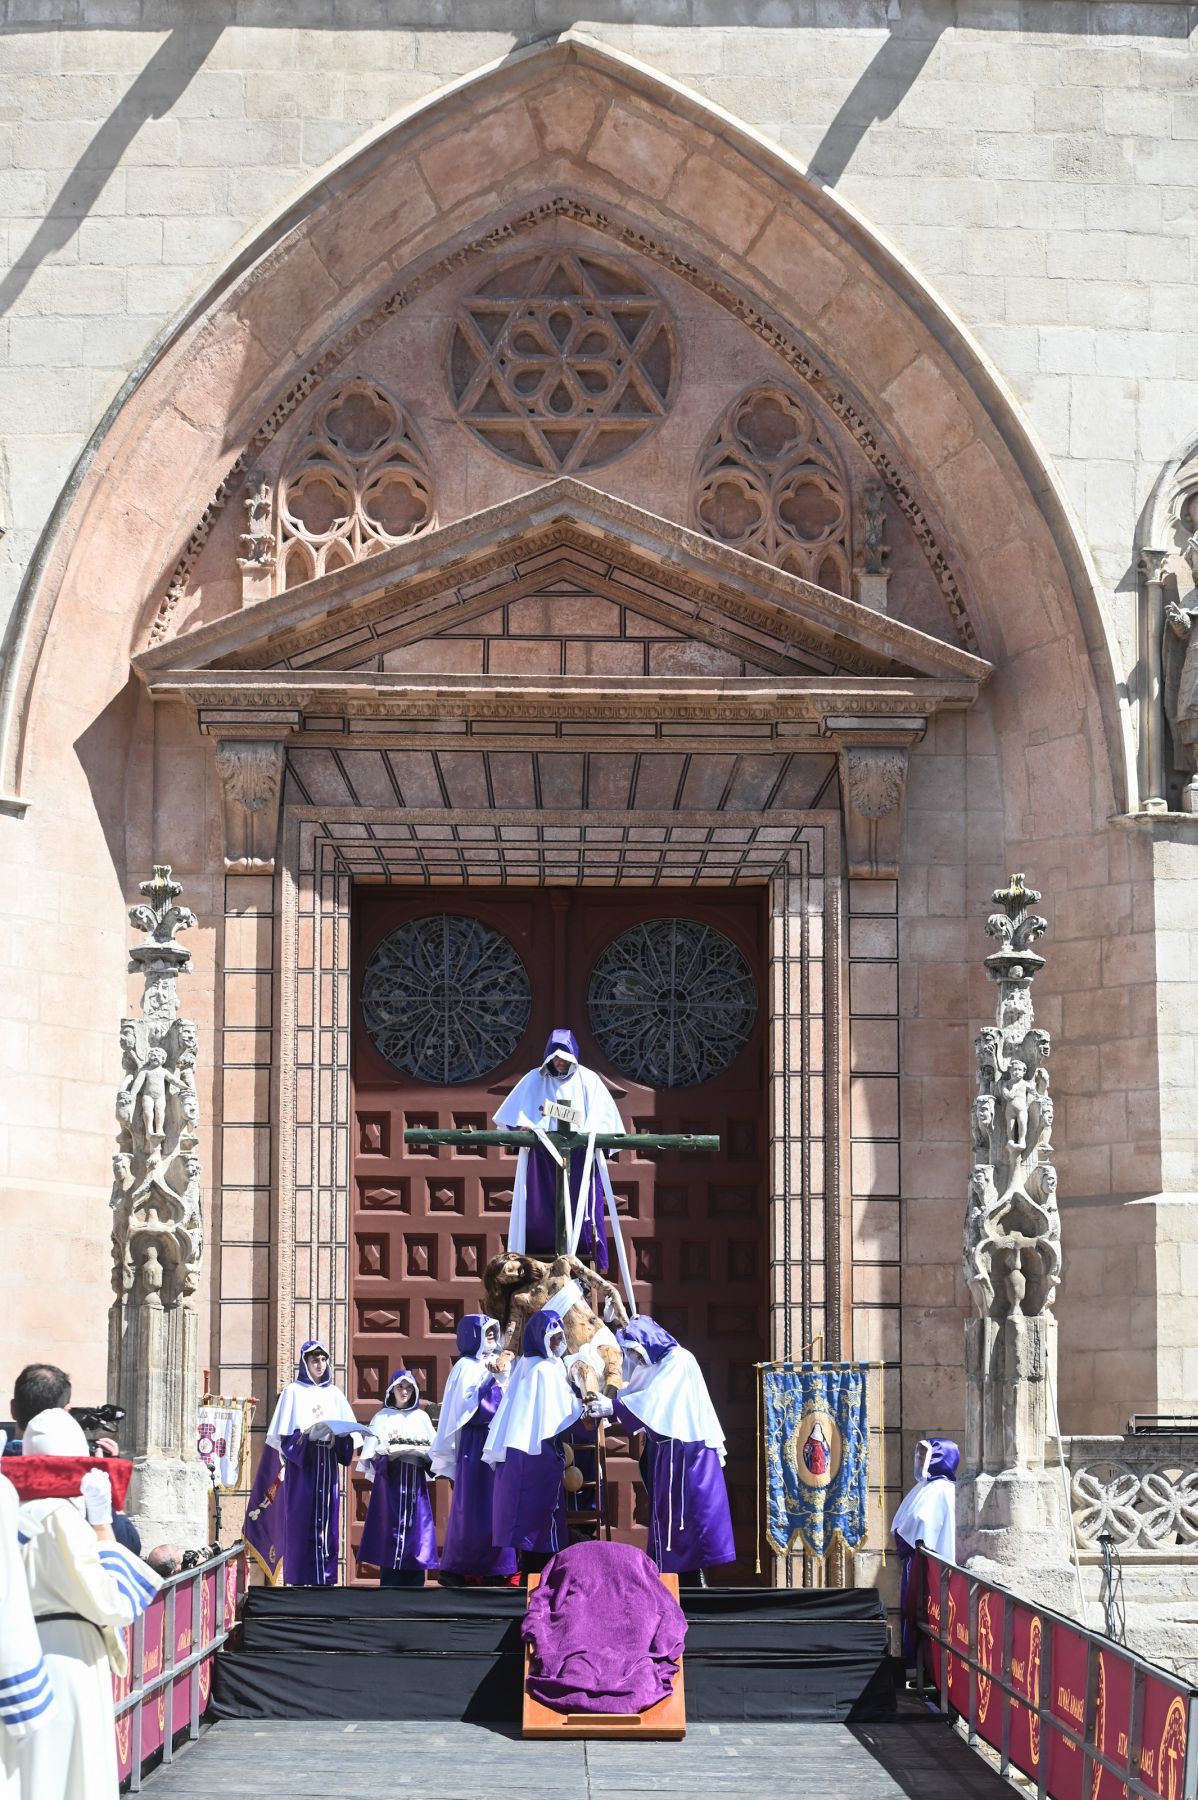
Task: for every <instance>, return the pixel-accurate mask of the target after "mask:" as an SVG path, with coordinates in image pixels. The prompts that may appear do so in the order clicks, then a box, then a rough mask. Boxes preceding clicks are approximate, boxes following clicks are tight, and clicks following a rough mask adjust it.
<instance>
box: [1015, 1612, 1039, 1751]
mask: <svg viewBox="0 0 1198 1800" xmlns="http://www.w3.org/2000/svg"><path fill="white" fill-rule="evenodd" d="M1010 1604H1011V1618H1012V1625H1013V1629H1012V1632H1011V1667H1010V1670H1009V1671H1008V1675H1009V1679H1010V1682H1011V1686H1012V1687H1013V1688H1014V1689H1015V1692H1016V1693H1017V1694H1022V1695H1024V1696H1025V1697H1026V1698H1027V1699H1028V1700H1030V1701H1031V1703H1032V1706H1030V1707H1029V1706H1020V1704H1019V1702H1018V1701H1017V1700H1016V1701H1012V1702H1011V1761H1012V1762H1013V1763H1014V1765H1015V1767H1016V1768H1017V1769H1022V1771H1023V1773H1024V1774H1025V1775H1039V1773H1040V1721H1039V1719H1038V1718H1037V1717H1036V1714H1035V1713H1034V1712H1033V1711H1032V1707H1035V1706H1038V1705H1039V1704H1040V1698H1041V1695H1040V1669H1041V1666H1042V1664H1043V1660H1044V1621H1043V1620H1042V1619H1041V1617H1040V1615H1039V1613H1037V1612H1033V1611H1032V1609H1031V1607H1030V1606H1024V1605H1021V1603H1020V1602H1019V1601H1017V1600H1013V1601H1011V1603H1010Z"/></svg>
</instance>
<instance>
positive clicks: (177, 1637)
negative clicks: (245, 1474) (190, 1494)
mask: <svg viewBox="0 0 1198 1800" xmlns="http://www.w3.org/2000/svg"><path fill="white" fill-rule="evenodd" d="M244 1589H245V1545H244V1544H242V1543H240V1542H238V1543H236V1544H234V1545H233V1546H232V1548H231V1549H229V1550H222V1551H221V1553H220V1555H219V1556H213V1557H211V1558H209V1559H208V1560H207V1561H205V1562H202V1563H200V1564H198V1565H197V1567H196V1568H194V1569H185V1570H184V1571H183V1572H182V1574H179V1575H172V1576H171V1577H170V1579H169V1580H167V1581H164V1582H163V1584H162V1588H161V1591H160V1592H159V1593H158V1594H156V1595H155V1597H154V1599H153V1601H152V1602H151V1604H150V1606H149V1607H148V1608H147V1609H146V1611H145V1612H144V1613H142V1615H141V1617H140V1618H138V1619H136V1620H134V1622H133V1624H132V1625H130V1626H127V1627H126V1628H125V1644H126V1649H127V1651H128V1654H129V1667H128V1669H127V1671H126V1673H125V1675H124V1676H123V1677H122V1678H121V1679H120V1680H119V1681H118V1680H117V1679H116V1678H115V1677H114V1679H113V1684H112V1693H113V1710H114V1712H115V1714H116V1747H117V1763H118V1766H119V1770H120V1776H121V1786H122V1788H124V1789H127V1790H128V1791H129V1792H131V1793H138V1792H139V1791H140V1789H141V1782H142V1772H143V1766H144V1764H145V1762H146V1760H147V1758H149V1757H151V1756H154V1755H155V1754H156V1753H157V1752H158V1751H161V1753H162V1761H163V1762H164V1763H169V1762H170V1761H171V1760H172V1758H173V1756H174V1750H175V1737H176V1735H177V1734H178V1733H179V1732H180V1731H182V1730H183V1729H184V1728H186V1730H187V1735H188V1738H189V1739H190V1740H191V1741H193V1742H194V1740H195V1739H196V1738H198V1737H199V1735H200V1720H201V1718H202V1717H203V1715H204V1712H205V1710H206V1708H207V1705H208V1695H209V1692H210V1691H211V1686H212V1658H213V1657H214V1656H215V1654H216V1652H217V1651H218V1650H219V1649H220V1647H221V1645H222V1644H223V1643H224V1642H225V1640H226V1638H227V1637H228V1636H229V1633H230V1631H231V1630H232V1629H233V1626H234V1624H235V1623H236V1618H237V1604H238V1600H239V1599H240V1597H241V1594H242V1593H243V1592H244Z"/></svg>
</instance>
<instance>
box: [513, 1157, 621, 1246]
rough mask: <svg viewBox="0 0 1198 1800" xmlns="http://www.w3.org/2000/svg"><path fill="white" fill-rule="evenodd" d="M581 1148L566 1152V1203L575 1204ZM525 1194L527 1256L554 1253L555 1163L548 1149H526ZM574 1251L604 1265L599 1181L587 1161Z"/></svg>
mask: <svg viewBox="0 0 1198 1800" xmlns="http://www.w3.org/2000/svg"><path fill="white" fill-rule="evenodd" d="M586 1155H587V1153H586V1151H585V1149H578V1150H572V1151H571V1152H570V1204H571V1205H572V1206H574V1207H577V1206H578V1198H579V1194H580V1193H581V1191H582V1166H583V1164H584V1163H585V1161H586ZM526 1192H527V1195H528V1201H527V1208H528V1210H527V1213H526V1217H525V1231H524V1242H525V1245H526V1247H527V1250H528V1254H529V1255H530V1256H536V1255H538V1254H545V1255H549V1256H556V1254H557V1164H556V1163H555V1162H554V1160H553V1158H552V1157H551V1156H550V1154H549V1152H548V1150H546V1149H545V1148H544V1146H543V1145H541V1144H534V1145H533V1146H532V1148H531V1149H530V1150H529V1153H528V1185H527V1189H526ZM578 1254H579V1255H580V1256H583V1257H586V1258H587V1259H588V1260H591V1259H593V1260H594V1263H595V1267H596V1268H597V1269H606V1268H607V1265H608V1255H607V1226H606V1223H605V1215H604V1199H603V1183H602V1182H601V1181H600V1179H599V1172H598V1170H597V1169H596V1167H595V1165H594V1163H592V1164H591V1186H590V1192H589V1193H588V1195H587V1199H586V1210H585V1214H584V1217H583V1223H582V1236H581V1238H580V1239H579V1245H578Z"/></svg>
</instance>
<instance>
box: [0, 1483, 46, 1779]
mask: <svg viewBox="0 0 1198 1800" xmlns="http://www.w3.org/2000/svg"><path fill="white" fill-rule="evenodd" d="M19 1505H20V1502H19V1501H18V1499H17V1490H16V1489H15V1488H14V1487H13V1484H12V1482H11V1481H9V1480H8V1478H7V1476H4V1475H0V1796H2V1797H3V1800H21V1780H20V1756H21V1752H22V1748H23V1746H24V1745H25V1744H27V1743H28V1741H29V1738H30V1736H31V1734H32V1733H33V1732H35V1731H40V1730H41V1729H42V1728H43V1727H44V1726H46V1725H48V1724H49V1723H50V1722H51V1720H53V1719H54V1718H55V1717H56V1708H55V1705H54V1690H53V1688H52V1687H51V1686H50V1677H49V1675H48V1674H47V1672H46V1664H45V1661H44V1660H43V1657H42V1646H41V1641H40V1639H39V1638H38V1635H37V1626H36V1625H35V1624H34V1622H33V1608H32V1607H31V1606H30V1604H29V1589H28V1587H27V1585H26V1582H25V1565H24V1562H23V1561H22V1559H21V1548H20V1543H19V1540H18V1535H17V1511H18V1507H19Z"/></svg>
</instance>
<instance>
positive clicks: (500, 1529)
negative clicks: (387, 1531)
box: [483, 1310, 582, 1554]
mask: <svg viewBox="0 0 1198 1800" xmlns="http://www.w3.org/2000/svg"><path fill="white" fill-rule="evenodd" d="M565 1347H566V1338H565V1333H564V1331H563V1330H562V1322H561V1320H560V1319H559V1318H558V1316H557V1314H556V1313H554V1312H546V1311H544V1310H542V1311H541V1312H535V1313H533V1315H532V1317H531V1318H530V1319H529V1321H528V1323H527V1324H526V1325H525V1327H524V1340H523V1349H522V1351H521V1354H520V1355H519V1356H518V1357H517V1358H516V1366H515V1368H514V1369H513V1371H512V1376H511V1380H510V1381H509V1382H508V1385H507V1390H506V1392H505V1393H504V1396H503V1399H502V1400H501V1401H500V1403H499V1407H498V1410H497V1411H496V1414H495V1417H494V1419H493V1420H492V1422H491V1429H490V1431H489V1432H488V1433H487V1441H486V1445H485V1446H484V1448H483V1458H484V1460H485V1461H486V1462H487V1463H489V1464H490V1465H491V1467H492V1468H493V1469H494V1470H495V1487H494V1493H493V1497H492V1503H491V1542H492V1543H493V1544H494V1545H495V1546H496V1547H497V1548H500V1547H503V1546H507V1547H509V1548H510V1549H513V1550H526V1551H535V1552H539V1553H542V1554H543V1553H544V1552H545V1551H552V1550H561V1549H564V1548H565V1545H566V1541H567V1526H566V1506H565V1490H564V1489H563V1487H562V1476H563V1475H564V1474H565V1470H566V1459H565V1456H564V1455H563V1453H562V1447H561V1444H560V1442H559V1439H560V1438H561V1436H562V1434H563V1433H564V1432H567V1431H569V1429H570V1427H571V1425H573V1424H574V1422H575V1420H576V1419H578V1418H579V1417H580V1416H581V1414H582V1404H581V1402H580V1401H579V1399H578V1397H577V1395H576V1394H575V1392H574V1390H573V1388H572V1387H571V1386H570V1383H569V1380H568V1378H567V1376H566V1367H565V1364H564V1363H563V1361H562V1353H563V1351H564V1350H565Z"/></svg>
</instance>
